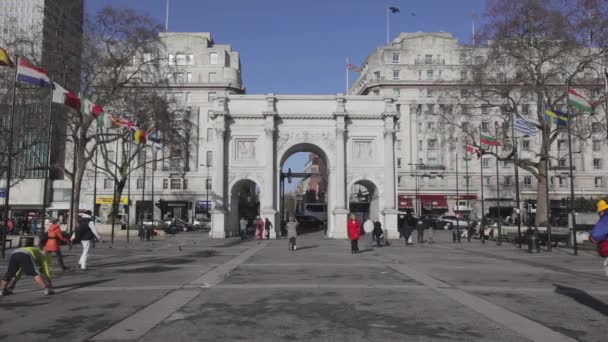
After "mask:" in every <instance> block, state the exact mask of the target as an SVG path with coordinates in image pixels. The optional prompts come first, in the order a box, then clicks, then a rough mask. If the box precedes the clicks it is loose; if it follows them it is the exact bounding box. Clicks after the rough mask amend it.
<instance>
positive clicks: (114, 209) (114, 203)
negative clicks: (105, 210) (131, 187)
mask: <svg viewBox="0 0 608 342" xmlns="http://www.w3.org/2000/svg"><path fill="white" fill-rule="evenodd" d="M119 142H120V138H119V136H118V128H117V129H116V148H115V149H114V193H113V195H112V215H113V217H112V235H111V236H110V243H111V244H112V245H113V244H114V227H115V226H116V217H117V216H118V204H119V203H120V199H118V201H117V200H116V191H117V190H118V189H117V186H118V182H117V181H116V179H117V178H118V176H117V173H118V147H119ZM123 152H124V145H123Z"/></svg>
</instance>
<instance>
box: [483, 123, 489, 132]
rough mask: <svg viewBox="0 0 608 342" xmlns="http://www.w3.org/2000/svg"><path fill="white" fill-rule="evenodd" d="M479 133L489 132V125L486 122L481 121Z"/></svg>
mask: <svg viewBox="0 0 608 342" xmlns="http://www.w3.org/2000/svg"><path fill="white" fill-rule="evenodd" d="M481 131H482V132H489V131H490V124H489V123H488V122H487V121H483V122H482V123H481Z"/></svg>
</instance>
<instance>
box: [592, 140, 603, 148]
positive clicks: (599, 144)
mask: <svg viewBox="0 0 608 342" xmlns="http://www.w3.org/2000/svg"><path fill="white" fill-rule="evenodd" d="M601 149H602V142H601V141H599V140H593V150H594V151H600V150H601Z"/></svg>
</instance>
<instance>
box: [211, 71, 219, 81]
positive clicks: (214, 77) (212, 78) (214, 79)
mask: <svg viewBox="0 0 608 342" xmlns="http://www.w3.org/2000/svg"><path fill="white" fill-rule="evenodd" d="M216 79H217V73H215V72H210V73H209V82H215V81H216Z"/></svg>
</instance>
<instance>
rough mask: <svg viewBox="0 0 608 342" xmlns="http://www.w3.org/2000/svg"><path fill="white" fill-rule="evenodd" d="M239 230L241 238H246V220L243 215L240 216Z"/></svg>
mask: <svg viewBox="0 0 608 342" xmlns="http://www.w3.org/2000/svg"><path fill="white" fill-rule="evenodd" d="M239 232H240V233H241V240H246V239H247V220H245V217H241V220H240V221H239Z"/></svg>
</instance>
